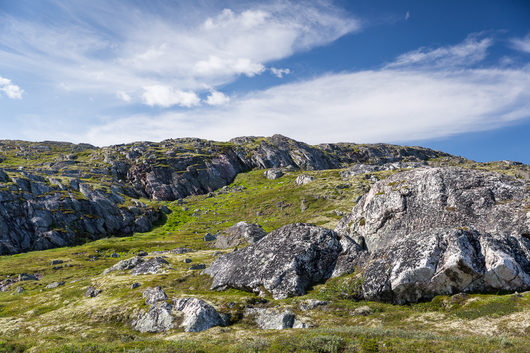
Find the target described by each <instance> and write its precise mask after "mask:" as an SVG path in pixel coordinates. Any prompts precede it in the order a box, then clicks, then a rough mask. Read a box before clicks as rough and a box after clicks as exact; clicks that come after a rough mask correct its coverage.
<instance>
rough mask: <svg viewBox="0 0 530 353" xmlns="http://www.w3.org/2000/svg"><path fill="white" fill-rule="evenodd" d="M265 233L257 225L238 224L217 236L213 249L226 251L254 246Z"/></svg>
mask: <svg viewBox="0 0 530 353" xmlns="http://www.w3.org/2000/svg"><path fill="white" fill-rule="evenodd" d="M265 235H267V233H266V232H265V231H264V230H263V228H261V226H260V225H259V224H257V223H250V224H249V223H247V222H239V223H236V224H234V225H233V226H232V227H229V228H227V229H225V230H224V231H222V232H221V233H220V234H218V235H217V238H216V240H215V243H213V245H212V246H213V247H214V248H218V249H226V248H233V247H235V246H241V245H244V244H254V243H255V242H257V241H258V240H260V239H261V238H263V237H264V236H265Z"/></svg>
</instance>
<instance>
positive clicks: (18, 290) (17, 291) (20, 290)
mask: <svg viewBox="0 0 530 353" xmlns="http://www.w3.org/2000/svg"><path fill="white" fill-rule="evenodd" d="M24 290H25V289H24V287H22V286H18V287H17V288H15V292H16V293H18V294H20V293H23V292H24Z"/></svg>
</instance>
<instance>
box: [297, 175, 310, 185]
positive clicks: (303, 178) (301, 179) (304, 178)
mask: <svg viewBox="0 0 530 353" xmlns="http://www.w3.org/2000/svg"><path fill="white" fill-rule="evenodd" d="M313 180H315V177H314V176H312V175H307V174H301V175H299V176H298V177H297V178H296V180H295V181H294V182H295V183H296V185H305V184H308V183H310V182H312V181H313Z"/></svg>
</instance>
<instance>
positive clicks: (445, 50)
mask: <svg viewBox="0 0 530 353" xmlns="http://www.w3.org/2000/svg"><path fill="white" fill-rule="evenodd" d="M492 44H493V40H492V39H491V38H480V36H479V35H477V34H473V35H470V36H468V38H467V39H466V40H465V41H464V42H462V43H460V44H457V45H454V46H447V47H440V48H436V49H426V48H421V49H418V50H414V51H411V52H408V53H405V54H403V55H400V56H399V57H398V58H397V59H396V60H395V61H394V62H392V63H391V64H389V65H388V67H389V68H397V67H407V66H413V67H419V66H420V65H424V66H426V67H427V68H429V69H432V68H434V67H439V68H447V67H451V66H469V65H472V64H475V63H477V62H480V61H482V60H483V59H484V58H485V57H486V55H487V50H488V48H489V47H490V46H491V45H492Z"/></svg>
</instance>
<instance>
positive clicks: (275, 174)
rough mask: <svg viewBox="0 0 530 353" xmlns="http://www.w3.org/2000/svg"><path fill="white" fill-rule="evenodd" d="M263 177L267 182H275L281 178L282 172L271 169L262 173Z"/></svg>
mask: <svg viewBox="0 0 530 353" xmlns="http://www.w3.org/2000/svg"><path fill="white" fill-rule="evenodd" d="M263 175H264V176H265V178H267V179H269V180H275V179H278V178H280V177H281V176H283V172H282V171H281V170H280V169H276V168H273V169H269V170H266V171H265V172H263Z"/></svg>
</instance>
